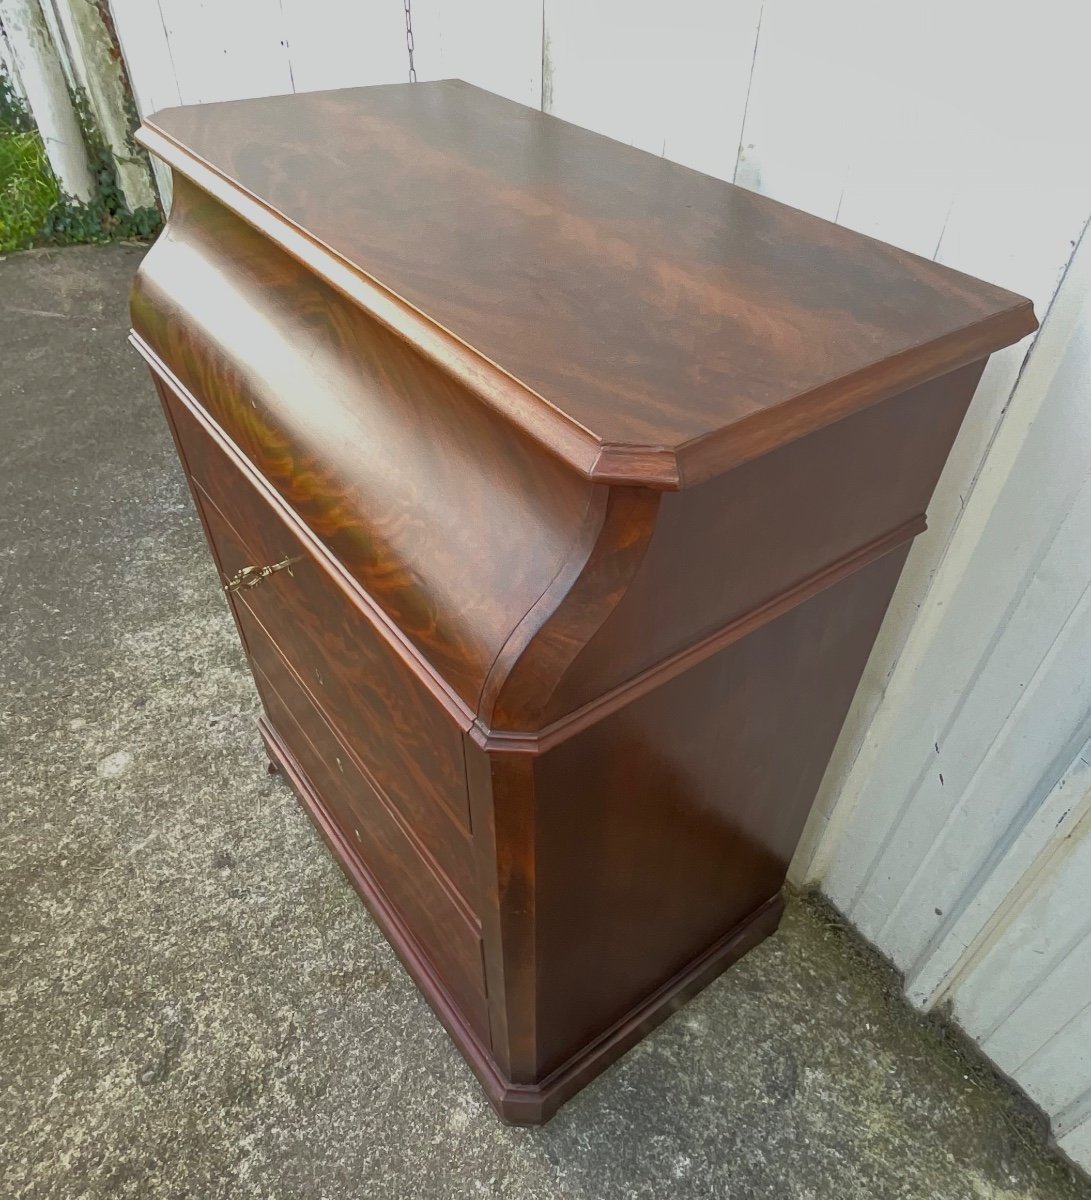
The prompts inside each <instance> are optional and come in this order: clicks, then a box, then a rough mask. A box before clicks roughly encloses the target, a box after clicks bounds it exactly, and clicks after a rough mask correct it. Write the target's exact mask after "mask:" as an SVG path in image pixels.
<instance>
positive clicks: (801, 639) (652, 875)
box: [533, 546, 907, 1074]
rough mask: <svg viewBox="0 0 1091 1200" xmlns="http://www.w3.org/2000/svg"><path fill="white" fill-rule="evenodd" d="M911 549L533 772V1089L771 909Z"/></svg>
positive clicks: (631, 708)
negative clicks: (538, 1078) (540, 1077)
mask: <svg viewBox="0 0 1091 1200" xmlns="http://www.w3.org/2000/svg"><path fill="white" fill-rule="evenodd" d="M906 550H907V547H904V546H903V547H901V548H900V549H898V550H896V551H893V552H891V553H890V554H888V555H886V556H885V557H883V558H881V559H879V560H877V561H876V562H874V563H873V564H872V565H870V566H868V567H866V568H864V569H863V570H861V571H860V572H858V573H857V574H855V575H852V576H850V577H849V578H848V579H846V580H844V581H843V582H841V583H840V584H838V585H835V586H834V587H831V588H829V589H827V590H826V591H825V592H822V593H820V594H819V595H817V596H815V597H814V598H812V599H811V600H810V601H808V602H807V603H805V604H803V605H801V606H799V607H798V608H796V609H795V610H793V611H792V612H790V613H789V614H787V615H786V616H784V617H781V618H780V619H779V620H776V621H773V622H771V623H769V624H767V625H765V626H764V627H762V628H761V629H759V630H757V631H756V632H754V633H752V634H750V635H749V636H747V637H745V638H743V639H742V640H741V641H739V642H736V643H735V644H734V645H732V646H730V647H728V648H727V649H726V650H724V651H722V652H721V653H720V654H718V655H716V656H715V657H713V658H711V659H707V660H706V661H705V662H703V663H701V664H700V665H698V666H696V667H694V668H692V669H691V670H690V671H688V672H687V673H686V674H684V675H682V676H680V677H679V678H677V679H676V680H673V681H671V682H669V683H667V684H664V685H663V686H661V687H659V688H657V689H656V690H655V691H653V692H651V693H650V694H649V695H647V696H645V697H643V698H642V699H640V700H637V701H635V702H633V703H632V704H629V705H627V706H626V707H625V708H623V709H621V710H620V711H619V712H617V713H615V714H614V715H613V716H610V717H608V718H606V719H605V720H603V721H601V722H599V723H598V724H596V725H594V726H592V727H591V728H590V729H588V730H586V731H584V732H583V733H580V734H578V735H577V736H575V737H573V738H571V739H570V740H568V741H566V742H564V743H562V744H561V745H560V746H558V747H556V748H554V749H552V750H550V751H548V752H547V753H546V754H544V755H543V756H542V757H540V758H538V759H536V760H535V766H534V787H535V810H534V871H533V874H534V880H535V924H534V947H533V955H534V960H535V963H536V968H537V998H536V1004H537V1021H536V1042H537V1054H538V1069H539V1071H540V1072H541V1073H542V1074H545V1073H548V1072H549V1071H550V1070H552V1069H554V1068H556V1067H558V1066H560V1065H561V1064H562V1063H563V1062H564V1061H565V1060H566V1059H567V1058H568V1057H569V1056H570V1055H572V1054H574V1053H576V1052H577V1051H578V1050H580V1049H581V1048H582V1047H583V1046H585V1045H586V1044H587V1043H588V1042H589V1041H590V1040H591V1039H593V1038H594V1037H596V1036H597V1035H599V1034H601V1033H602V1032H603V1030H604V1029H606V1028H608V1027H609V1026H610V1025H611V1024H612V1023H613V1022H615V1021H617V1020H619V1019H621V1018H623V1017H624V1016H625V1014H626V1012H627V1011H628V1010H629V1009H630V1008H632V1007H633V1006H635V1005H636V1004H638V1003H639V1002H640V1001H641V1000H642V999H643V998H644V997H645V996H646V995H647V994H648V993H650V992H652V991H653V990H654V989H656V988H657V987H659V986H660V985H662V984H663V983H664V982H665V981H667V980H669V979H670V978H671V977H672V976H673V975H674V974H676V973H677V972H679V971H681V970H682V969H683V968H684V967H685V966H686V965H687V964H688V963H689V962H691V961H692V960H693V959H694V958H695V957H697V956H699V955H700V954H701V953H702V951H704V950H706V949H707V948H708V947H709V946H710V945H711V944H713V943H714V942H716V941H717V939H719V938H721V937H722V936H723V935H724V934H725V933H727V932H729V931H730V930H731V929H733V928H735V927H736V926H737V925H738V924H739V923H740V922H741V921H743V920H744V919H745V918H746V917H748V916H750V915H751V914H752V913H754V912H755V911H756V910H757V909H759V908H760V907H761V905H762V904H764V903H765V902H766V901H769V900H770V899H771V898H772V897H774V896H775V895H776V893H777V892H778V890H779V889H780V887H781V885H782V884H783V881H784V876H785V872H786V870H787V866H788V862H789V860H790V858H791V855H792V853H793V851H794V849H795V845H796V841H797V839H798V837H799V834H800V831H801V830H802V828H803V823H804V821H805V820H806V817H807V813H808V811H809V808H810V805H811V802H812V800H813V798H814V794H815V791H816V790H817V788H818V784H819V781H820V779H821V777H822V773H823V771H824V770H825V767H826V763H827V761H828V758H829V753H830V750H831V749H832V747H833V743H834V741H835V739H836V737H837V734H838V732H839V730H840V727H841V722H842V721H843V719H844V715H845V712H846V711H847V709H848V705H849V702H850V700H851V698H852V694H853V691H854V689H855V687H856V683H857V681H858V679H859V676H860V672H861V671H862V670H863V666H864V662H865V660H866V659H867V655H868V652H869V651H870V649H871V645H872V641H873V639H874V637H875V634H876V632H877V630H878V627H879V623H880V621H881V620H882V617H883V613H884V612H885V610H886V606H887V603H888V601H889V598H890V595H891V592H892V591H893V588H894V584H895V583H896V581H897V578H898V573H899V571H900V570H901V567H902V564H903V562H904V559H905V554H906Z"/></svg>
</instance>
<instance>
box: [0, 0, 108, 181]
mask: <svg viewBox="0 0 1091 1200" xmlns="http://www.w3.org/2000/svg"><path fill="white" fill-rule="evenodd" d="M0 21H2V22H3V25H4V32H5V34H6V35H7V42H8V46H9V47H10V50H11V54H12V57H13V59H14V62H15V68H16V70H17V72H18V78H19V82H20V86H21V89H22V91H23V93H24V94H25V96H26V98H27V103H28V104H29V106H30V111H31V113H32V114H33V115H34V121H35V123H36V124H37V126H38V132H39V133H40V134H41V136H42V142H43V143H44V145H45V152H46V155H47V157H48V158H49V165H50V166H51V167H52V168H53V173H54V174H55V175H56V176H57V180H58V182H59V183H60V185H61V188H62V189H63V190H64V191H65V192H66V193H67V194H68V195H70V196H73V197H74V198H75V199H77V200H89V199H90V198H91V195H92V193H93V191H94V188H93V186H92V181H91V172H90V170H89V168H88V163H87V149H86V147H85V146H84V141H83V134H82V133H81V132H80V126H79V122H78V121H77V119H76V113H75V111H74V109H73V107H72V101H71V99H70V98H69V95H68V86H67V81H66V80H65V77H64V71H63V70H62V68H61V60H60V57H59V56H58V53H57V48H56V46H55V45H54V42H53V39H52V37H51V36H50V34H49V27H48V26H47V25H46V22H45V18H44V16H43V14H42V9H41V7H40V5H39V3H38V0H0Z"/></svg>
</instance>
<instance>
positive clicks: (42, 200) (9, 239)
mask: <svg viewBox="0 0 1091 1200" xmlns="http://www.w3.org/2000/svg"><path fill="white" fill-rule="evenodd" d="M73 99H74V102H75V106H76V113H77V116H78V117H79V121H80V126H81V128H82V130H83V135H84V140H85V141H86V144H87V153H88V159H89V161H90V166H91V171H92V178H93V180H94V184H95V193H94V195H93V196H92V197H91V199H90V200H89V201H87V202H86V203H83V202H81V201H78V200H74V199H73V198H72V197H71V196H65V195H63V194H62V193H61V189H60V187H59V186H58V185H57V181H56V179H55V178H54V176H53V172H52V171H51V170H50V168H49V162H48V160H47V159H46V156H45V151H44V149H43V147H42V141H41V138H40V137H39V136H38V133H37V130H35V129H34V126H33V122H32V121H31V119H30V117H29V115H28V114H27V112H26V109H25V108H24V107H23V106H22V104H21V102H20V100H19V97H18V96H17V95H16V94H15V93H14V91H13V90H12V88H11V86H10V84H9V83H8V81H7V80H5V79H2V78H0V251H8V250H24V249H28V248H29V247H31V246H42V245H55V246H71V245H77V244H82V243H87V242H112V241H117V240H119V239H122V238H138V239H147V238H151V237H152V236H153V235H154V234H155V233H156V232H157V231H158V230H159V227H160V225H161V224H162V218H161V216H160V213H159V210H158V209H157V208H150V207H149V208H138V209H136V210H135V211H133V210H131V209H130V208H129V207H128V205H127V204H126V203H125V197H124V195H123V194H122V192H121V188H120V187H119V185H118V179H117V170H116V168H115V165H114V159H113V156H112V154H111V153H110V151H109V149H108V148H107V146H106V145H105V143H104V142H103V140H102V138H101V137H100V136H99V134H98V131H97V129H96V128H95V124H94V121H93V120H92V118H91V115H90V110H89V108H88V105H87V103H86V101H85V99H84V98H83V97H82V96H79V95H77V96H75V97H74V98H73Z"/></svg>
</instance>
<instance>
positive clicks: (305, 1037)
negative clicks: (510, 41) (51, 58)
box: [0, 247, 1091, 1200]
mask: <svg viewBox="0 0 1091 1200" xmlns="http://www.w3.org/2000/svg"><path fill="white" fill-rule="evenodd" d="M139 253H140V252H139V250H137V249H135V248H130V247H111V248H84V249H73V250H65V251H56V252H50V253H33V254H26V255H19V256H14V257H11V258H9V259H7V260H6V261H4V262H2V263H0V303H2V312H0V344H2V346H3V369H2V377H0V466H2V473H0V488H2V493H3V495H2V504H0V552H2V558H0V564H2V566H0V571H2V578H0V605H2V608H3V657H2V661H0V679H2V691H0V709H2V713H0V717H2V725H0V744H2V747H3V756H2V765H0V796H2V812H0V821H2V831H0V856H2V865H3V876H2V882H0V889H2V895H0V952H2V960H0V971H2V979H0V1105H2V1108H0V1194H2V1195H4V1196H11V1197H27V1198H31V1197H34V1198H38V1197H58V1198H62V1197H63V1198H65V1200H68V1198H76V1197H86V1198H98V1197H122V1196H139V1197H167V1198H178V1200H181V1198H183V1197H201V1198H202V1200H205V1198H216V1197H231V1198H245V1197H255V1198H256V1197H262V1198H280V1197H284V1198H288V1197H291V1198H293V1200H294V1198H316V1200H317V1198H319V1197H321V1198H323V1200H341V1198H349V1197H353V1198H367V1200H387V1198H397V1200H404V1198H412V1200H431V1198H433V1197H435V1198H440V1197H442V1198H445V1200H446V1198H460V1197H505V1198H509V1200H522V1198H526V1200H531V1198H534V1200H539V1198H541V1200H544V1198H546V1197H549V1198H564V1200H622V1198H636V1197H640V1198H643V1197H649V1198H650V1197H655V1198H657V1200H658V1198H660V1197H678V1198H687V1197H723V1198H730V1200H750V1198H754V1200H758V1198H762V1200H764V1198H766V1197H776V1198H777V1200H782V1198H798V1200H819V1198H822V1200H825V1198H827V1197H829V1198H831V1200H834V1198H836V1200H857V1198H859V1200H865V1198H866V1200H876V1198H880V1200H886V1198H890V1200H917V1198H920V1200H961V1198H963V1197H965V1198H975V1200H977V1198H980V1200H1030V1198H1034V1200H1041V1198H1049V1200H1054V1198H1055V1200H1069V1198H1073V1200H1074V1198H1076V1197H1083V1198H1087V1197H1091V1187H1089V1186H1088V1184H1087V1183H1086V1181H1083V1180H1081V1179H1079V1178H1077V1177H1076V1176H1075V1175H1073V1174H1072V1173H1071V1172H1070V1170H1069V1169H1068V1168H1067V1167H1066V1166H1065V1165H1063V1164H1062V1163H1061V1162H1060V1161H1059V1160H1057V1159H1056V1158H1054V1157H1052V1156H1051V1154H1050V1152H1049V1150H1048V1149H1047V1148H1046V1145H1045V1143H1044V1139H1043V1132H1042V1130H1041V1127H1040V1125H1039V1124H1038V1123H1036V1121H1035V1120H1034V1119H1033V1117H1032V1116H1031V1115H1028V1112H1027V1111H1026V1110H1025V1108H1024V1107H1023V1106H1022V1105H1021V1104H1020V1103H1019V1102H1018V1101H1017V1100H1016V1099H1014V1098H1013V1096H1012V1095H1011V1094H1010V1093H1009V1092H1008V1090H1007V1089H1006V1087H1005V1086H1003V1085H1002V1084H1000V1083H998V1082H997V1081H996V1080H995V1079H993V1078H992V1076H991V1075H990V1074H989V1072H988V1071H986V1070H983V1069H982V1068H981V1067H980V1065H979V1064H978V1063H976V1062H975V1061H973V1060H972V1059H968V1058H965V1057H963V1056H962V1055H961V1054H960V1052H959V1050H958V1048H957V1046H954V1045H952V1044H951V1043H950V1041H949V1040H945V1038H944V1037H943V1036H942V1035H941V1034H940V1033H939V1032H938V1031H937V1030H936V1028H935V1027H933V1026H932V1025H930V1024H929V1023H927V1022H925V1021H923V1020H921V1019H920V1018H918V1017H916V1016H914V1015H913V1014H911V1013H909V1012H908V1011H907V1010H906V1009H905V1007H904V1006H903V1005H902V1004H901V1002H900V1001H898V1000H897V998H896V987H895V983H894V981H893V979H892V977H891V975H890V973H889V972H888V971H887V970H886V968H885V967H884V966H883V965H882V964H881V963H879V962H878V961H877V960H876V959H875V958H874V957H873V956H872V955H871V954H870V953H869V952H868V951H866V950H865V949H863V948H862V947H861V946H860V945H859V944H858V943H857V942H856V941H855V939H854V938H853V937H852V936H851V935H850V934H847V933H846V932H845V931H844V930H843V929H841V928H840V927H839V926H838V924H837V923H836V921H834V920H833V919H832V918H829V917H828V916H826V915H825V914H823V913H822V912H821V911H820V910H817V909H815V908H813V907H810V906H807V905H804V904H800V903H794V904H793V905H792V906H791V907H790V909H789V913H788V917H787V919H786V921H785V923H784V926H783V928H782V931H781V932H780V933H779V934H778V935H777V936H776V937H775V938H773V939H771V940H770V941H768V942H766V943H765V944H764V945H763V946H762V947H760V948H759V949H758V950H757V951H755V952H754V953H753V954H751V955H750V956H749V957H748V958H747V959H746V960H745V961H744V962H743V963H741V964H740V965H739V966H738V967H736V968H735V969H734V970H732V971H731V972H730V973H729V974H728V975H727V976H725V977H724V978H722V979H721V980H719V981H718V982H716V983H715V984H713V985H712V986H711V987H709V988H708V989H707V990H706V991H705V992H704V993H703V994H702V995H701V996H700V997H698V998H697V999H696V1000H695V1001H694V1002H693V1003H691V1004H690V1005H689V1006H688V1007H686V1008H685V1009H684V1010H683V1011H682V1012H680V1013H679V1014H677V1015H676V1016H675V1017H674V1018H672V1019H671V1020H670V1021H669V1022H668V1023H667V1024H666V1025H665V1026H663V1027H662V1028H660V1029H659V1030H658V1031H657V1032H656V1033H655V1034H653V1035H652V1037H650V1038H649V1039H648V1040H647V1041H645V1042H644V1043H642V1045H641V1046H639V1047H638V1048H637V1049H636V1050H634V1051H633V1052H632V1053H630V1054H629V1055H628V1056H627V1057H626V1058H625V1059H624V1060H623V1061H622V1062H621V1063H619V1064H618V1065H617V1066H615V1067H614V1068H613V1069H612V1070H611V1071H609V1072H608V1073H607V1074H606V1075H604V1076H603V1077H602V1078H601V1079H600V1080H598V1081H597V1082H596V1083H595V1084H593V1085H592V1086H591V1087H589V1088H588V1089H587V1090H586V1091H585V1092H584V1093H583V1094H582V1095H580V1096H579V1097H578V1098H577V1099H576V1100H574V1101H573V1102H572V1103H571V1104H569V1105H568V1106H567V1107H566V1108H565V1109H564V1110H562V1112H561V1113H560V1115H559V1116H557V1117H556V1118H555V1119H554V1121H553V1122H552V1123H551V1124H550V1125H549V1126H547V1127H546V1128H544V1129H541V1130H514V1129H508V1128H505V1127H503V1126H501V1125H500V1124H498V1123H497V1121H496V1119H495V1118H494V1117H493V1116H492V1114H491V1112H490V1110H489V1108H488V1106H487V1105H486V1104H485V1102H484V1100H483V1099H482V1097H481V1094H480V1093H479V1091H478V1089H477V1087H476V1085H475V1083H474V1081H473V1079H472V1077H471V1076H470V1073H469V1071H468V1070H467V1069H466V1067H465V1066H463V1064H462V1062H461V1061H460V1059H459V1057H458V1055H457V1054H456V1053H455V1051H454V1049H453V1048H452V1046H451V1045H450V1043H449V1042H448V1040H447V1037H446V1035H445V1034H444V1033H443V1031H442V1029H441V1028H440V1026H439V1024H438V1023H437V1022H436V1021H435V1020H434V1019H433V1018H432V1016H431V1015H430V1013H429V1011H428V1009H427V1007H426V1006H425V1004H424V1002H423V1001H422V1000H421V999H420V998H419V997H418V995H417V993H416V992H415V990H414V989H413V987H412V985H411V984H410V983H409V981H408V979H407V977H406V976H405V975H404V973H403V972H402V970H401V969H400V967H399V965H398V963H397V961H396V960H395V958H394V956H393V954H392V953H391V951H390V950H389V949H387V947H386V945H385V943H384V942H383V940H382V938H381V937H380V936H379V934H378V932H377V931H376V929H375V927H374V926H373V925H372V924H371V922H370V920H369V918H368V917H367V916H366V914H365V913H364V911H363V909H362V908H361V906H360V905H359V903H358V902H357V899H356V897H355V894H354V893H353V892H352V891H351V890H350V888H349V887H348V885H347V884H346V883H345V882H344V880H343V878H342V876H341V875H340V873H339V871H338V870H337V868H336V867H335V866H334V865H333V863H332V862H331V860H330V859H329V858H328V857H327V855H326V852H325V850H324V848H323V847H322V845H321V843H320V842H319V839H318V837H317V836H316V834H315V833H314V832H313V831H312V828H311V826H310V824H309V822H308V820H307V818H306V817H305V816H304V815H303V814H302V813H301V812H300V811H299V810H298V809H297V807H296V805H295V803H294V801H293V799H292V797H291V795H290V794H289V792H288V790H287V788H286V787H285V786H284V785H283V783H281V782H280V781H279V780H277V779H273V778H270V777H269V776H267V775H266V773H265V759H264V756H263V754H262V750H261V746H260V744H259V741H258V737H257V735H256V733H255V731H254V717H255V716H256V714H257V707H258V706H257V702H256V699H255V695H254V691H253V689H252V687H251V684H250V682H249V679H248V676H247V673H246V669H245V667H244V664H243V659H242V656H241V654H240V652H239V649H238V647H237V645H236V642H235V636H234V632H233V628H232V626H231V623H230V620H229V618H228V615H227V611H226V608H225V605H224V602H223V600H222V599H221V597H220V595H219V594H218V591H217V587H216V580H215V578H214V574H213V571H212V569H211V566H210V563H209V560H208V558H207V556H206V553H205V550H204V547H203V545H202V538H201V534H200V532H199V529H198V525H197V521H196V518H195V516H194V514H193V512H192V511H191V508H190V502H189V498H188V495H187V493H186V491H185V487H184V484H183V482H182V479H181V476H180V473H179V470H178V467H177V466H176V464H175V460H174V456H173V451H172V449H171V446H170V443H169V439H168V436H167V432H166V429H165V427H164V424H163V420H162V417H161V415H160V413H159V410H158V405H157V403H156V401H155V399H154V396H153V393H152V389H151V386H150V383H149V381H148V379H147V377H146V374H145V372H144V369H143V367H142V366H141V365H140V364H139V363H138V362H137V360H136V356H135V355H134V354H133V353H132V352H131V351H130V350H129V349H128V348H127V347H126V345H125V340H124V339H125V333H126V316H125V292H126V288H127V283H128V279H129V277H130V275H131V274H132V271H133V270H134V268H135V267H136V264H137V261H138V259H139Z"/></svg>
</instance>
